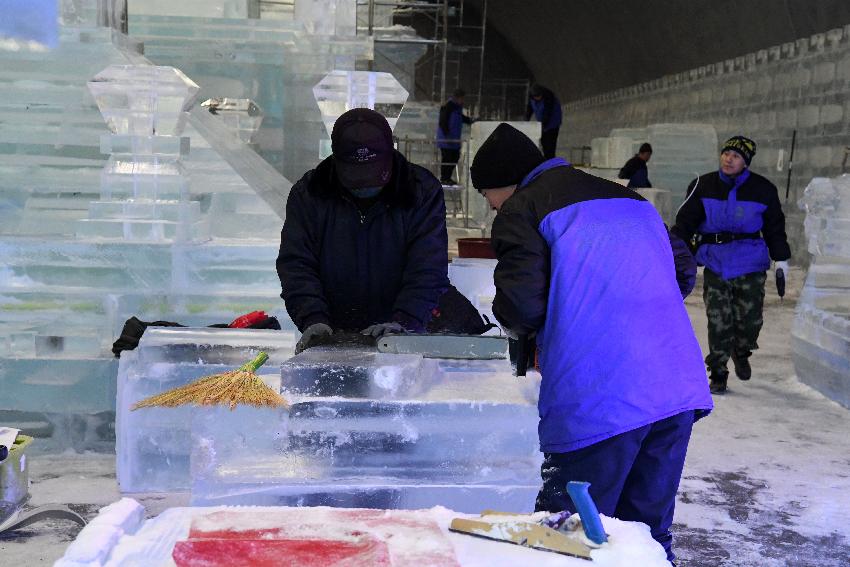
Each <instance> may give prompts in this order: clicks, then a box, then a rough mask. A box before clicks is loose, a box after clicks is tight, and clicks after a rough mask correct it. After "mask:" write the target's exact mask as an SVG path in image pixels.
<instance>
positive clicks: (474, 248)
mask: <svg viewBox="0 0 850 567" xmlns="http://www.w3.org/2000/svg"><path fill="white" fill-rule="evenodd" d="M457 253H458V256H460V257H461V258H490V259H495V258H496V253H495V252H493V247H492V246H490V239H489V238H458V239H457Z"/></svg>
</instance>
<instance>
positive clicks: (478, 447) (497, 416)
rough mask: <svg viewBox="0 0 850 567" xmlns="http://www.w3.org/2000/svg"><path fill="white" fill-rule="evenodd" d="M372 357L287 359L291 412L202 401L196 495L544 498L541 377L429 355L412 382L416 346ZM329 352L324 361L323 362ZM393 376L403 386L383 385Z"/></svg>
mask: <svg viewBox="0 0 850 567" xmlns="http://www.w3.org/2000/svg"><path fill="white" fill-rule="evenodd" d="M311 350H312V349H311ZM307 352H310V351H307ZM370 355H374V353H369V352H364V351H360V352H359V353H358V352H357V351H356V350H354V351H352V350H340V351H337V352H336V353H334V355H333V356H331V355H330V351H324V352H321V354H320V355H316V356H314V357H310V359H311V362H310V363H307V364H304V363H303V359H302V363H300V364H299V363H297V362H296V361H297V359H299V358H300V357H303V354H302V355H299V356H297V357H295V358H294V359H292V360H291V361H289V362H288V363H286V364H284V366H283V368H282V378H281V386H282V392H283V394H284V396H285V397H287V398H289V399H290V400H292V402H293V405H292V408H291V409H290V411H289V412H283V413H281V412H275V411H269V410H266V411H259V410H256V411H251V412H250V414H251V415H247V414H246V415H242V416H239V415H235V414H227V413H225V412H220V411H216V412H206V411H205V409H204V408H199V409H198V410H196V413H195V415H194V419H193V447H192V471H193V485H192V501H193V503H194V504H199V505H215V504H225V503H226V504H262V505H272V504H275V505H277V504H289V505H330V506H343V507H352V506H362V507H373V508H422V507H431V506H434V505H438V504H439V505H444V506H451V507H452V508H453V509H456V510H461V511H470V512H475V511H480V510H481V509H484V508H487V507H497V508H500V509H508V510H517V511H520V510H529V509H530V508H531V507H532V506H533V502H534V496H535V494H536V491H537V490H538V488H539V466H540V461H541V455H540V453H539V451H538V441H537V409H536V392H537V387H538V386H539V382H538V380H536V379H535V378H534V377H529V378H526V379H521V380H518V379H517V378H516V377H514V376H513V375H512V373H511V368H510V365H509V363H508V361H506V360H501V361H460V362H458V361H453V362H449V361H436V360H428V359H425V360H422V361H421V366H420V369H419V377H418V378H417V379H416V380H415V382H410V381H407V380H405V379H404V378H403V376H404V375H405V374H406V373H407V371H408V368H407V367H408V365H409V363H410V361H408V360H406V359H408V358H409V357H408V356H403V355H384V356H382V357H380V358H375V357H374V356H372V357H371V359H370ZM319 358H325V359H326V360H329V362H328V363H327V364H326V366H325V369H319V368H316V367H315V366H313V362H315V361H316V360H318V359H319ZM348 358H351V359H352V361H351V362H350V363H349V362H346V359H348ZM396 359H397V360H396ZM365 360H371V361H372V362H374V361H376V360H380V361H381V368H382V370H379V369H378V368H377V367H375V366H373V365H370V364H369V363H366V362H364V361H365ZM381 373H383V376H382V375H381ZM387 376H389V377H392V379H391V380H389V382H391V383H393V385H394V387H391V388H386V387H383V386H382V385H381V382H382V380H383V379H384V378H386V377H387ZM400 377H402V378H401V379H400V380H399V379H398V378H400Z"/></svg>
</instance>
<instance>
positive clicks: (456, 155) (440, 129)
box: [437, 89, 474, 185]
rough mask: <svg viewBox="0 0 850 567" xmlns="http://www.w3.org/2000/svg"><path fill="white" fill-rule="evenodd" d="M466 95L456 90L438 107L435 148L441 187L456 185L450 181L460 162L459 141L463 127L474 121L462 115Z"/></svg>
mask: <svg viewBox="0 0 850 567" xmlns="http://www.w3.org/2000/svg"><path fill="white" fill-rule="evenodd" d="M465 96H466V93H465V92H464V91H463V89H457V90H455V92H454V93H453V94H452V96H451V97H450V98H449V100H448V101H447V102H446V104H444V105H443V106H441V107H440V121H439V122H438V124H437V147H439V148H440V155H441V160H440V162H441V164H440V181H441V182H442V183H443V185H457V181H455V180H454V179H452V174H453V173H454V170H455V166H456V165H457V162H458V161H460V143H461V142H460V139H461V136H462V135H463V125H464V124H472V123H473V122H474V120H473V119H472V118H470V117H469V116H467V115H465V114H464V113H463V99H464V97H465Z"/></svg>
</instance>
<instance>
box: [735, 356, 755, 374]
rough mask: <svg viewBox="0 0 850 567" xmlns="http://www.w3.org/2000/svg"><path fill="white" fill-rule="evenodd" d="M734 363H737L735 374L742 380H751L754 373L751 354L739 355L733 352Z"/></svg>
mask: <svg viewBox="0 0 850 567" xmlns="http://www.w3.org/2000/svg"><path fill="white" fill-rule="evenodd" d="M732 363H733V364H734V365H735V374H736V375H737V376H738V378H740V379H741V380H749V379H750V377H751V376H752V375H753V369H752V367H750V355H749V354H747V355H746V356H744V355H739V354H737V353H734V352H733V353H732Z"/></svg>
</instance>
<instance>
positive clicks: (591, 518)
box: [567, 480, 608, 544]
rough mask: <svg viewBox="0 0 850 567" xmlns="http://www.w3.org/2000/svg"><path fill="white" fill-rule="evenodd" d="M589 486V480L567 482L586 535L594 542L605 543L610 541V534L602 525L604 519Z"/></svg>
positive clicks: (568, 490)
mask: <svg viewBox="0 0 850 567" xmlns="http://www.w3.org/2000/svg"><path fill="white" fill-rule="evenodd" d="M589 488H590V483H589V482H578V481H574V480H571V481H570V482H568V483H567V493H569V495H570V498H571V499H572V501H573V504H575V507H576V511H577V512H578V515H579V517H580V518H581V525H582V527H583V528H584V535H586V536H587V539H589V540H590V541H592V542H593V543H597V544H603V543H605V542H606V541H608V536H607V535H606V534H605V529H604V528H603V527H602V520H601V519H600V518H599V510H598V509H597V508H596V503H595V502H594V501H593V498H591V496H590V492H588V489H589Z"/></svg>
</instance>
